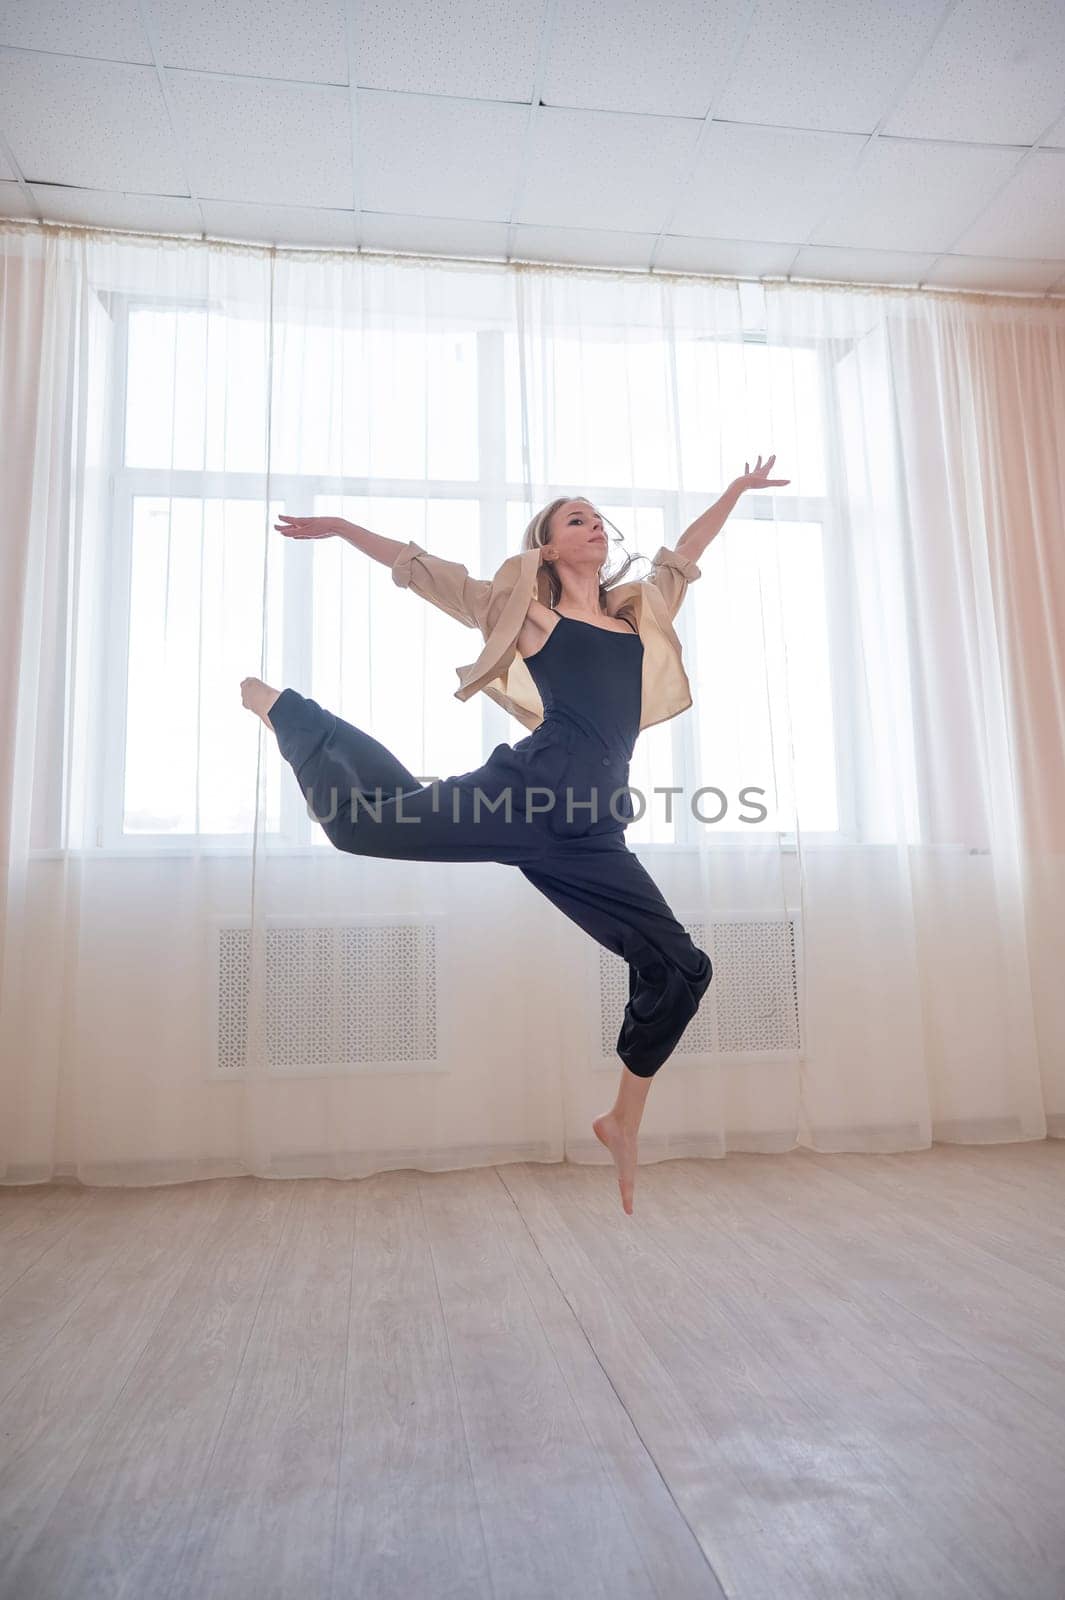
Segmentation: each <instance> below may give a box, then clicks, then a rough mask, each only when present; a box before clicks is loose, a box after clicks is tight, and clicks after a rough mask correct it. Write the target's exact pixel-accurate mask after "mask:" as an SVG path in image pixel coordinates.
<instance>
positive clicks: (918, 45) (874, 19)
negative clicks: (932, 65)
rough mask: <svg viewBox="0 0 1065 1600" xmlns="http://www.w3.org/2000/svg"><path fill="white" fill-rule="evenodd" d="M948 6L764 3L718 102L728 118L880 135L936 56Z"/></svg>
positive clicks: (798, 0) (932, 0) (935, 0)
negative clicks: (908, 87)
mask: <svg viewBox="0 0 1065 1600" xmlns="http://www.w3.org/2000/svg"><path fill="white" fill-rule="evenodd" d="M946 7H947V0H892V4H891V5H885V4H884V3H883V0H819V3H818V6H817V13H816V18H815V17H814V16H813V15H812V12H811V7H810V5H809V4H807V3H804V0H760V4H759V5H758V7H757V9H756V11H755V14H754V20H753V23H752V26H751V29H750V32H749V33H748V35H747V39H746V42H745V44H744V47H743V51H742V54H741V55H740V58H739V61H738V63H737V65H736V69H735V71H734V72H733V74H732V76H731V77H730V78H729V81H728V84H727V85H726V87H725V90H724V92H723V93H722V94H721V95H719V96H718V98H717V99H716V100H715V102H714V116H715V117H720V118H722V119H723V120H724V121H733V122H762V123H770V124H776V125H777V126H782V127H792V128H822V129H834V130H837V131H846V132H852V133H871V132H872V130H873V128H874V127H875V126H876V124H877V122H878V121H879V119H880V118H881V117H882V116H883V114H884V112H885V111H886V110H887V109H888V107H889V106H890V105H891V102H892V99H893V98H894V96H895V94H896V93H897V92H898V91H899V89H900V88H901V87H902V85H903V84H904V83H905V81H906V79H907V78H908V77H909V76H910V74H911V73H912V72H913V70H914V68H915V67H916V66H917V63H918V61H919V60H920V58H921V54H922V52H923V51H924V50H926V49H927V47H928V44H929V42H930V40H931V38H932V36H933V34H934V32H935V29H936V25H937V23H938V21H939V18H940V16H941V15H942V14H943V12H944V11H945V10H946Z"/></svg>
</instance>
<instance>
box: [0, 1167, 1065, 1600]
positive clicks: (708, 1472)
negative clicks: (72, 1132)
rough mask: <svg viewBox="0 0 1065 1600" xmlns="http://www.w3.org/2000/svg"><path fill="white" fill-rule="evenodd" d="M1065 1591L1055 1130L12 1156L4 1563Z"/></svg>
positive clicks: (659, 1583) (503, 1592)
mask: <svg viewBox="0 0 1065 1600" xmlns="http://www.w3.org/2000/svg"><path fill="white" fill-rule="evenodd" d="M253 1595H254V1596H256V1597H286V1600H288V1597H292V1600H297V1597H299V1600H327V1597H328V1600H332V1597H341V1596H343V1597H358V1600H376V1597H386V1596H387V1597H389V1600H392V1597H397V1600H420V1597H422V1596H425V1597H426V1600H430V1597H431V1600H447V1597H452V1596H454V1597H458V1596H461V1597H463V1600H482V1597H483V1600H534V1597H535V1600H541V1597H542V1600H549V1597H550V1600H554V1597H556V1596H564V1597H571V1596H572V1597H574V1600H591V1597H599V1596H602V1597H604V1600H606V1597H608V1596H609V1597H610V1600H651V1597H660V1600H687V1597H690V1596H691V1597H694V1596H699V1597H704V1596H705V1597H715V1596H718V1597H719V1596H722V1595H727V1596H729V1597H730V1600H829V1597H831V1600H851V1597H853V1600H870V1597H875V1600H880V1597H884V1600H889V1597H890V1600H911V1597H912V1600H1062V1597H1063V1596H1065V1142H1062V1141H1044V1142H1041V1143H1031V1144H1013V1145H994V1146H984V1147H973V1146H951V1145H936V1146H935V1147H934V1148H933V1149H932V1150H929V1151H922V1152H918V1153H914V1154H906V1155H885V1156H879V1155H878V1156H862V1155H832V1156H822V1155H816V1154H813V1153H811V1152H809V1151H796V1152H792V1153H791V1154H789V1155H787V1156H755V1155H730V1156H728V1157H727V1159H725V1160H723V1161H694V1160H692V1161H670V1162H663V1163H660V1164H656V1165H648V1166H645V1167H642V1168H641V1169H640V1173H639V1177H638V1181H637V1186H636V1214H635V1216H634V1217H631V1218H629V1217H626V1216H625V1215H624V1213H623V1212H622V1210H621V1208H620V1205H619V1202H618V1194H617V1187H616V1183H615V1181H614V1176H613V1171H612V1169H610V1168H606V1167H586V1166H570V1165H558V1166H548V1165H513V1166H503V1167H495V1168H484V1169H479V1170H474V1171H467V1172H457V1173H442V1174H425V1173H417V1172H410V1171H407V1172H396V1173H386V1174H381V1175H379V1176H377V1177H373V1178H369V1179H364V1180H361V1181H358V1182H349V1183H338V1182H331V1181H329V1180H314V1181H306V1180H304V1181H291V1182H280V1181H278V1182H269V1181H261V1180H257V1179H222V1180H217V1181H211V1182H204V1183H193V1184H185V1185H177V1186H173V1187H169V1188H161V1189H142V1190H129V1189H83V1188H80V1187H71V1186H69V1185H49V1186H47V1187H38V1188H24V1189H0V1596H2V1597H3V1600H96V1597H100V1600H104V1597H106V1600H148V1597H150V1600H214V1597H219V1600H242V1597H245V1596H246V1597H248V1600H250V1597H251V1596H253Z"/></svg>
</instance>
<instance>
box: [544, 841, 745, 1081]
mask: <svg viewBox="0 0 1065 1600" xmlns="http://www.w3.org/2000/svg"><path fill="white" fill-rule="evenodd" d="M521 870H522V872H523V874H524V876H525V877H526V878H528V880H529V882H530V883H531V884H533V885H534V887H535V888H537V889H539V890H540V892H541V894H544V895H546V896H547V898H548V899H549V900H550V901H552V902H553V904H554V905H556V906H558V908H559V910H560V911H562V912H564V913H565V915H566V916H567V917H569V918H570V919H571V921H573V922H576V923H577V924H578V926H579V927H581V928H583V929H584V930H585V932H586V933H589V934H591V936H592V938H593V939H596V940H597V941H598V942H599V943H600V944H602V945H604V946H605V947H606V948H607V949H608V950H612V951H613V952H614V954H615V955H619V956H621V957H623V959H624V960H625V961H627V962H628V967H629V997H628V1000H627V1002H626V1005H625V1014H624V1017H623V1019H622V1023H621V1030H620V1033H619V1034H618V1041H617V1047H616V1048H617V1053H618V1055H619V1056H620V1058H621V1060H622V1061H623V1062H624V1064H625V1066H626V1067H627V1068H628V1069H629V1071H630V1072H632V1073H634V1074H635V1075H636V1076H637V1077H639V1078H650V1077H653V1076H654V1074H655V1073H656V1072H657V1071H658V1069H659V1067H661V1066H662V1064H663V1063H664V1062H665V1061H666V1060H667V1059H668V1058H669V1056H670V1055H671V1054H672V1053H673V1051H674V1049H675V1048H676V1046H677V1044H678V1043H679V1041H680V1038H681V1035H682V1034H683V1033H684V1030H685V1029H686V1028H687V1026H688V1023H689V1022H690V1021H691V1019H692V1018H693V1017H694V1015H695V1013H696V1012H697V1011H698V1009H699V1004H700V1002H701V1000H702V998H703V995H704V994H705V993H706V991H707V989H708V988H709V986H710V980H711V978H712V977H713V972H714V969H713V966H712V964H711V961H710V957H709V956H708V955H707V953H706V951H705V950H700V949H699V947H698V946H697V945H696V944H694V943H693V942H692V940H691V938H690V937H689V935H688V933H687V931H686V929H685V928H684V926H683V924H682V923H680V922H679V921H678V920H677V918H676V917H675V916H674V914H673V912H672V910H671V909H670V907H669V904H668V902H667V901H666V899H665V897H664V896H663V894H662V891H661V890H660V889H659V887H658V885H657V884H656V883H655V881H654V879H653V878H652V877H651V875H650V873H649V872H648V871H647V869H646V868H645V867H644V865H643V863H642V862H641V861H639V860H638V859H637V857H636V856H635V855H634V854H633V853H632V851H631V850H630V849H629V848H628V846H627V845H625V844H624V842H620V843H615V844H613V845H610V846H608V845H604V846H603V847H601V848H591V847H589V846H588V845H584V846H583V847H582V848H580V849H574V850H572V851H566V852H564V853H563V852H560V851H556V852H553V853H552V854H551V855H550V856H548V857H547V858H546V859H544V860H542V861H540V862H537V863H535V864H532V865H529V866H523V867H522V868H521Z"/></svg>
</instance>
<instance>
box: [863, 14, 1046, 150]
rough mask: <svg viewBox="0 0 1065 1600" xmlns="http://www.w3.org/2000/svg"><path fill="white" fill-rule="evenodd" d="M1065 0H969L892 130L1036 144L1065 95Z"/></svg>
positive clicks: (890, 123)
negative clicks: (1064, 68)
mask: <svg viewBox="0 0 1065 1600" xmlns="http://www.w3.org/2000/svg"><path fill="white" fill-rule="evenodd" d="M1063 60H1065V5H1063V4H1062V0H961V4H960V5H959V6H958V7H957V8H956V10H955V11H953V12H952V14H951V16H950V17H949V18H948V20H947V22H946V24H945V26H944V28H943V30H942V32H941V33H940V34H939V36H938V38H937V39H936V41H935V44H934V45H933V46H932V49H931V50H930V51H929V53H928V55H927V56H926V57H925V59H924V61H923V62H922V63H921V67H920V70H919V71H918V73H917V75H916V77H915V78H914V80H913V82H912V84H911V85H910V87H909V88H908V89H907V91H906V93H905V95H904V96H903V98H902V99H901V100H900V102H899V104H898V105H897V106H896V107H895V109H894V111H892V112H891V114H890V116H889V117H888V119H887V121H886V122H885V124H884V132H885V133H897V134H909V135H912V136H916V137H920V138H925V139H971V140H973V141H974V142H983V143H985V144H1031V143H1033V141H1034V140H1036V139H1037V138H1038V137H1039V135H1040V134H1041V133H1042V131H1043V129H1044V128H1045V127H1046V126H1047V124H1048V123H1049V122H1051V121H1053V120H1054V118H1055V117H1058V116H1060V115H1061V109H1062V104H1063V102H1065V77H1063V74H1062V68H1061V63H1062V61H1063Z"/></svg>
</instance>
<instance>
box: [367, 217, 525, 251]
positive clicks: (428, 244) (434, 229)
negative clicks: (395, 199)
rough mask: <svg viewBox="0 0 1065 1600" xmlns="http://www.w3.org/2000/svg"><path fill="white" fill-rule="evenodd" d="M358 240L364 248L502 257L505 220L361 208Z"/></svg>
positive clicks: (505, 229) (504, 240) (505, 244)
mask: <svg viewBox="0 0 1065 1600" xmlns="http://www.w3.org/2000/svg"><path fill="white" fill-rule="evenodd" d="M357 232H358V242H359V244H360V245H361V246H362V248H363V249H364V250H383V251H389V250H396V251H400V252H402V253H404V254H410V255H445V256H473V257H479V258H488V259H491V260H496V261H503V260H505V258H506V253H507V225H506V223H505V222H470V221H469V220H468V219H466V218H463V217H410V216H395V215H391V214H389V213H387V212H382V211H363V212H362V213H361V214H360V215H359V218H358V225H357Z"/></svg>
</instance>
